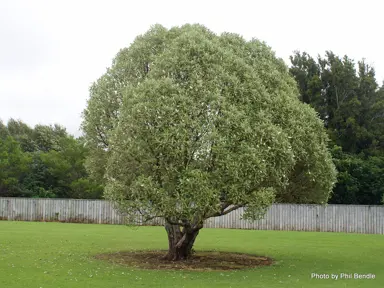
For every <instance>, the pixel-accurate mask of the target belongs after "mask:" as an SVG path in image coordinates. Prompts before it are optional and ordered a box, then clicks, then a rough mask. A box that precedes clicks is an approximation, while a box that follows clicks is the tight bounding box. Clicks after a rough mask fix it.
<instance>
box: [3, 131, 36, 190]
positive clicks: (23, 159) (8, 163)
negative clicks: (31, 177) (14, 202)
mask: <svg viewBox="0 0 384 288" xmlns="http://www.w3.org/2000/svg"><path fill="white" fill-rule="evenodd" d="M29 162H30V159H29V157H28V156H27V155H25V154H24V153H23V152H22V150H21V148H20V144H19V143H18V142H17V141H15V139H13V137H12V136H6V137H3V138H0V196H1V197H7V196H8V197H12V196H17V195H18V194H19V192H20V190H21V187H20V185H19V183H20V181H21V180H22V178H23V177H25V176H26V174H27V172H28V164H29Z"/></svg>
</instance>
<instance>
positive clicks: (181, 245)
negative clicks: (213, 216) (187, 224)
mask: <svg viewBox="0 0 384 288" xmlns="http://www.w3.org/2000/svg"><path fill="white" fill-rule="evenodd" d="M201 228H202V227H200V226H199V227H198V228H196V229H191V228H190V229H183V231H181V230H180V226H178V225H172V224H170V223H166V224H165V230H166V231H167V235H168V253H167V255H165V257H164V259H166V260H169V261H180V260H186V259H188V258H189V257H191V254H192V247H193V244H194V243H195V240H196V237H197V235H198V234H199V230H200V229H201Z"/></svg>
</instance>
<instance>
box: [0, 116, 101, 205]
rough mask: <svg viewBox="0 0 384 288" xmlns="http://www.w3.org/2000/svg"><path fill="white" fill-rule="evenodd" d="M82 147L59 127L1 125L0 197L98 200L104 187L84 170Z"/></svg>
mask: <svg viewBox="0 0 384 288" xmlns="http://www.w3.org/2000/svg"><path fill="white" fill-rule="evenodd" d="M84 144H85V143H84V140H83V139H82V138H79V139H75V138H73V137H72V136H70V135H68V134H67V132H66V131H65V128H63V127H61V126H59V125H54V126H46V125H36V126H35V128H30V127H29V126H28V125H26V124H25V123H23V122H22V121H20V120H19V121H15V120H13V119H11V120H9V121H8V124H7V126H5V125H4V124H3V123H0V196H13V197H34V198H36V197H39V198H55V197H59V198H94V199H98V198H101V197H102V193H103V187H102V186H100V185H99V184H98V183H97V182H95V181H91V180H89V179H88V173H87V172H86V170H85V167H84V161H85V157H86V154H87V153H88V148H87V147H85V145H84Z"/></svg>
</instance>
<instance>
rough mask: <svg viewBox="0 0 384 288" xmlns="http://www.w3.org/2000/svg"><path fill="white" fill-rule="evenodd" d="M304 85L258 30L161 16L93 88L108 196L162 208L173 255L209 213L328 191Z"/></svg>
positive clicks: (253, 209) (323, 146) (97, 171)
mask: <svg viewBox="0 0 384 288" xmlns="http://www.w3.org/2000/svg"><path fill="white" fill-rule="evenodd" d="M115 77H116V78H115ZM297 94H298V91H297V89H296V83H295V81H294V79H293V78H292V77H291V76H290V75H289V73H288V69H287V67H286V65H285V64H284V62H283V61H282V60H280V59H277V58H276V57H275V55H274V53H273V52H272V51H271V49H270V48H269V47H268V46H266V45H265V44H264V43H261V42H260V41H258V40H252V41H248V42H247V41H245V40H244V39H243V38H242V37H240V36H238V35H236V34H229V33H224V34H222V35H221V36H217V35H215V34H213V33H212V32H210V31H209V30H207V29H206V28H205V27H203V26H200V25H185V26H182V27H181V28H172V29H170V30H166V29H165V28H164V27H162V26H159V25H157V26H154V27H153V28H152V29H151V30H149V31H148V32H147V33H146V34H144V35H142V36H140V37H138V38H137V39H136V40H135V41H134V43H133V44H132V45H131V46H130V47H129V48H128V49H124V50H121V51H120V53H119V54H118V55H117V57H116V59H115V60H114V62H113V64H112V67H111V68H110V69H108V71H107V73H106V74H105V75H103V76H102V77H101V78H100V79H99V80H98V81H96V82H95V84H94V85H93V86H92V88H91V96H90V99H89V101H88V106H87V109H86V110H85V112H84V122H83V128H84V132H85V139H86V140H87V143H89V147H90V149H91V150H93V152H91V153H90V154H89V162H88V163H90V165H89V166H88V167H89V170H90V172H91V173H92V174H94V175H97V176H98V177H100V176H105V177H104V179H105V181H106V190H105V197H106V198H107V199H109V200H112V201H114V202H115V203H116V204H117V205H118V207H119V209H120V210H121V211H123V212H125V213H128V215H131V216H133V217H134V216H136V215H137V213H139V214H141V215H142V216H143V219H144V220H148V219H150V218H152V217H164V218H165V220H166V225H165V228H166V231H167V235H168V242H169V250H168V254H167V256H166V258H167V259H173V260H179V259H185V258H187V257H188V256H189V255H190V253H191V249H192V246H193V244H194V241H195V239H196V237H197V235H198V233H199V230H200V229H201V228H202V227H203V221H204V220H205V219H207V218H210V217H217V216H221V215H225V214H227V213H229V212H231V211H234V210H236V209H238V208H240V207H245V211H246V212H245V214H244V215H243V217H244V218H246V219H257V218H258V217H259V216H260V215H263V213H264V212H265V209H266V208H267V207H268V206H269V205H271V203H272V202H273V201H279V202H291V203H325V202H326V201H327V199H328V196H329V193H330V191H331V190H332V187H333V184H334V181H335V180H336V177H335V175H336V172H335V168H334V165H333V163H332V160H331V155H330V153H329V152H328V150H327V141H328V137H327V135H326V133H325V131H324V128H323V122H322V121H321V120H320V119H319V118H318V117H317V115H316V113H315V111H314V110H313V109H312V108H310V107H309V106H308V105H305V104H302V103H300V101H299V100H298V99H297ZM100 154H101V155H104V156H105V157H103V158H101V157H100ZM100 159H102V160H100ZM91 164H93V165H91ZM101 164H104V165H103V166H101Z"/></svg>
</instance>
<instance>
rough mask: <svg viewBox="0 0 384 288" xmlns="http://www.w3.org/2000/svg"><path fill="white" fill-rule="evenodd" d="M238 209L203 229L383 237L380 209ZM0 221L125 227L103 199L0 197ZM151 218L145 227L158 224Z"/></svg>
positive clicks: (284, 206) (382, 209)
mask: <svg viewBox="0 0 384 288" xmlns="http://www.w3.org/2000/svg"><path fill="white" fill-rule="evenodd" d="M242 211H243V210H242V209H238V210H236V211H234V212H232V213H229V214H227V215H225V216H221V217H216V218H210V219H208V220H206V221H205V227H206V228H233V229H259V230H290V231H324V232H349V233H368V234H384V206H365V205H327V206H322V205H297V204H274V205H272V206H271V207H270V208H269V210H268V212H267V214H266V215H265V217H264V218H263V219H261V220H258V221H254V222H250V221H246V220H240V217H241V215H242ZM0 220H21V221H58V222H73V223H99V224H125V222H126V221H125V217H124V216H122V215H120V214H119V213H118V212H117V211H116V210H115V209H114V208H113V205H112V204H111V203H110V202H108V201H105V200H75V199H31V198H0ZM163 223H164V222H163V219H155V220H152V221H151V222H149V223H148V224H147V225H162V224H163Z"/></svg>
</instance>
